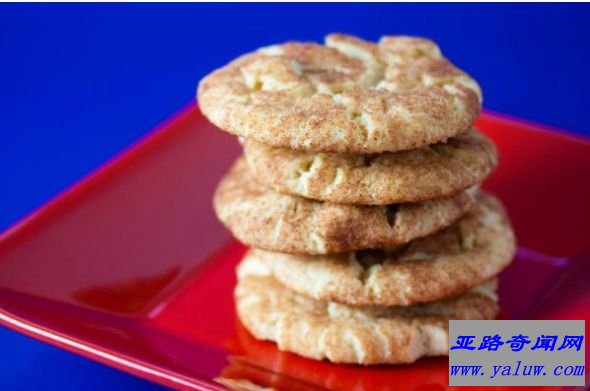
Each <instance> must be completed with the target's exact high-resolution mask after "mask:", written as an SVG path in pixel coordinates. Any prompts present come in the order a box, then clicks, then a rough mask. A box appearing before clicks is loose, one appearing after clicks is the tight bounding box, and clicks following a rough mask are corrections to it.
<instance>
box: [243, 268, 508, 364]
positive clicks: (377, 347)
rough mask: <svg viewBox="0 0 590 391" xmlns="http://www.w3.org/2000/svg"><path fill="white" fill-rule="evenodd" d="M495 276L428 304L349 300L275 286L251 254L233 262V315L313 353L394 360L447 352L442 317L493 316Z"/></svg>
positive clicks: (282, 344) (287, 346)
mask: <svg viewBox="0 0 590 391" xmlns="http://www.w3.org/2000/svg"><path fill="white" fill-rule="evenodd" d="M496 285H497V282H496V279H491V280H488V281H486V282H485V283H483V284H480V285H477V286H475V287H473V288H472V289H470V290H468V291H467V292H465V293H464V294H462V295H461V296H457V297H454V298H449V299H445V300H440V301H436V302H432V303H428V304H419V305H413V306H406V307H404V306H395V307H379V306H370V307H351V306H346V305H342V304H337V303H333V302H323V301H318V300H315V299H311V298H309V297H306V296H303V295H300V294H298V293H296V292H294V291H292V290H290V289H288V288H286V287H285V286H283V285H281V284H280V283H279V282H278V281H277V280H276V279H275V278H274V277H273V276H272V273H271V271H270V270H269V269H268V268H267V267H266V266H265V265H264V264H263V263H261V262H259V261H256V260H252V259H249V260H246V261H243V262H242V263H241V264H240V265H239V267H238V285H237V287H236V290H235V299H236V307H237V312H238V316H239V318H240V320H241V322H242V323H243V324H244V326H245V327H246V328H247V329H248V330H249V331H250V332H251V333H252V334H253V335H254V336H255V337H256V338H258V339H263V340H269V341H274V342H276V343H277V345H278V348H279V350H283V351H290V352H293V353H297V354H299V355H302V356H305V357H309V358H313V359H316V360H323V359H327V360H329V361H332V362H336V363H351V364H363V365H374V364H402V363H411V362H414V361H416V360H417V359H419V358H420V357H426V356H442V355H446V354H447V353H448V337H449V336H448V321H449V320H450V319H476V320H480V319H493V318H494V317H495V316H496V314H497V312H498V305H497V296H496V292H495V291H496Z"/></svg>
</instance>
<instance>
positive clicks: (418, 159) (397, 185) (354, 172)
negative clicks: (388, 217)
mask: <svg viewBox="0 0 590 391" xmlns="http://www.w3.org/2000/svg"><path fill="white" fill-rule="evenodd" d="M244 154H245V156H246V160H247V162H248V165H249V167H250V170H251V171H252V174H253V175H254V177H255V178H256V179H257V180H258V181H260V182H262V183H264V184H266V185H267V186H270V187H272V188H273V189H275V190H277V191H280V192H283V193H290V194H294V195H299V196H302V197H307V198H311V199H316V200H322V201H329V202H337V203H346V204H362V205H385V204H394V203H400V202H415V201H423V200H428V199H433V198H440V197H447V196H450V195H453V194H456V193H457V192H459V191H461V190H463V189H465V188H467V187H470V186H473V185H475V184H477V183H479V182H481V181H482V180H483V179H484V178H485V177H486V176H488V175H489V174H490V172H492V170H493V169H494V168H495V167H496V164H497V162H498V156H497V152H496V148H495V146H494V143H493V142H492V141H491V140H490V139H488V138H487V137H486V136H484V135H483V134H482V133H480V132H478V131H476V130H472V131H469V132H467V133H465V134H463V135H460V136H457V137H454V138H451V139H449V140H448V141H447V142H446V143H438V144H433V145H430V146H427V147H423V148H419V149H415V150H412V151H402V152H396V153H383V154H377V155H351V154H330V153H318V154H316V153H310V152H298V151H293V150H290V149H285V148H275V147H271V146H268V145H265V144H261V143H257V142H253V141H251V140H246V141H245V142H244Z"/></svg>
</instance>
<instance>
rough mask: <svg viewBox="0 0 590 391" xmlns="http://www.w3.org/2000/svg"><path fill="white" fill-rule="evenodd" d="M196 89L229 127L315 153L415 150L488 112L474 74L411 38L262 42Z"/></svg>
mask: <svg viewBox="0 0 590 391" xmlns="http://www.w3.org/2000/svg"><path fill="white" fill-rule="evenodd" d="M197 96H198V100H199V106H200V108H201V110H202V112H203V114H204V115H205V116H206V117H207V118H208V119H209V120H210V121H211V122H212V123H213V124H215V125H217V126H218V127H219V128H221V129H223V130H225V131H227V132H229V133H232V134H235V135H238V136H242V137H246V138H251V139H253V140H257V141H259V142H262V143H265V144H268V145H273V146H275V147H283V148H292V149H298V150H306V151H314V152H340V153H345V152H346V153H363V154H366V153H380V152H385V151H400V150H407V149H414V148H418V147H421V146H425V145H429V144H433V143H436V142H439V141H444V140H446V139H447V138H449V137H453V136H456V135H458V134H460V133H463V132H464V131H465V130H467V129H468V128H469V127H470V126H471V124H472V123H473V121H474V120H475V118H476V117H477V115H478V114H479V111H480V109H481V91H480V88H479V86H478V85H477V83H476V82H475V80H473V79H472V78H471V77H469V76H468V75H467V74H466V73H464V72H462V71H461V70H459V69H458V68H456V67H455V66H454V65H453V64H451V63H450V62H449V61H448V60H447V59H445V58H444V57H443V56H442V55H441V52H440V50H439V48H438V46H437V45H436V44H435V43H434V42H432V41H430V40H427V39H423V38H415V37H406V36H386V37H383V38H381V40H380V41H379V43H377V44H374V43H371V42H367V41H363V40H361V39H359V38H355V37H352V36H347V35H342V34H332V35H328V36H327V37H326V40H325V45H320V44H315V43H297V42H289V43H285V44H282V45H274V46H270V47H266V48H262V49H259V50H258V51H256V52H253V53H249V54H246V55H244V56H242V57H239V58H238V59H236V60H234V61H232V62H231V63H229V64H228V65H226V66H224V67H222V68H220V69H218V70H216V71H214V72H212V73H211V74H209V75H207V76H206V77H205V78H204V79H203V80H202V81H201V82H200V84H199V88H198V92H197Z"/></svg>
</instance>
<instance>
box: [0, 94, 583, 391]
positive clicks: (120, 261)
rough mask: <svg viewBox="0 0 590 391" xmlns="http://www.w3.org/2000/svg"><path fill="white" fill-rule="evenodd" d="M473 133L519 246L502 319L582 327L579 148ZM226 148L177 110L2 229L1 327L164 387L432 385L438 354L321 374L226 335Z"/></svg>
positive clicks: (527, 128)
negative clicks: (491, 151)
mask: <svg viewBox="0 0 590 391" xmlns="http://www.w3.org/2000/svg"><path fill="white" fill-rule="evenodd" d="M479 126H480V127H481V128H482V129H483V130H484V131H485V132H486V133H488V134H489V135H491V136H492V137H493V138H494V140H495V141H496V142H497V144H498V147H499V149H500V152H501V157H502V159H501V165H500V168H499V169H498V170H497V171H496V172H495V174H494V175H493V176H492V177H491V178H490V179H489V180H488V181H487V183H486V187H487V188H488V189H490V190H492V191H494V192H496V193H497V194H498V195H499V196H500V197H501V198H502V199H503V200H504V202H505V203H506V204H507V206H508V209H509V212H510V214H511V216H512V219H513V221H514V226H515V229H516V232H517V236H518V238H519V242H520V245H521V249H520V251H519V253H518V256H517V260H516V262H515V263H514V264H513V265H512V266H511V267H510V268H509V269H508V270H507V271H506V272H505V273H504V274H503V275H502V278H501V288H500V291H501V292H500V294H501V303H502V307H503V312H502V315H501V316H502V317H505V318H511V319H512V318H515V319H518V318H532V319H544V318H550V319H586V320H590V284H589V283H588V281H589V280H590V238H589V228H588V222H589V221H590V206H589V204H588V200H590V142H588V141H587V140H586V141H585V140H581V139H576V138H574V137H569V136H563V135H559V134H556V133H553V132H549V131H547V130H540V129H539V127H538V126H535V125H530V124H525V123H523V122H519V121H514V120H511V119H508V118H504V117H502V116H498V115H492V114H486V115H484V116H482V118H481V119H480V120H479ZM238 153H239V146H238V144H237V141H236V140H235V139H234V138H233V137H230V136H228V135H225V134H224V133H223V132H220V131H218V130H216V129H214V128H213V126H211V125H210V124H208V123H207V122H206V121H205V120H204V119H203V117H202V116H201V115H200V113H199V112H198V109H197V108H196V107H195V106H190V107H188V108H187V109H185V110H184V111H183V112H182V113H180V114H179V115H177V116H175V117H174V118H173V119H172V120H171V121H169V122H168V123H166V124H164V125H163V126H162V127H161V128H160V129H159V130H157V131H156V132H154V133H153V134H151V135H150V136H149V137H147V138H146V139H145V140H144V141H143V142H141V143H139V144H138V145H136V146H134V147H132V148H130V149H129V150H127V151H125V153H123V154H122V155H121V156H120V157H119V158H117V159H115V160H114V161H113V162H111V163H109V164H107V165H106V166H105V167H103V168H101V169H100V170H98V171H97V172H95V173H94V174H92V175H91V176H90V177H89V178H87V179H85V180H83V181H81V182H80V183H78V184H76V185H75V186H73V187H72V188H71V189H70V190H68V191H67V192H65V193H64V194H62V195H61V196H59V197H58V198H57V199H55V200H53V201H51V202H50V203H48V204H47V205H46V206H44V207H43V208H41V209H40V210H38V211H37V212H35V213H33V214H32V215H30V216H28V217H27V218H25V219H24V220H23V221H21V222H20V223H18V224H16V225H15V226H14V227H12V228H11V229H9V230H7V231H6V232H4V233H3V234H2V235H1V236H0V322H1V323H2V324H4V325H6V326H8V327H11V328H13V329H15V330H18V331H20V332H23V333H25V334H28V335H30V336H33V337H35V338H38V339H41V340H43V341H46V342H49V343H52V344H55V345H58V346H60V347H63V348H65V349H68V350H71V351H74V352H77V353H79V354H82V355H84V356H87V357H90V358H93V359H95V360H98V361H100V362H103V363H105V364H107V365H112V366H114V367H117V368H120V369H122V370H125V371H128V372H131V373H134V374H136V375H138V376H142V377H145V378H148V379H151V380H153V381H156V382H159V383H162V384H165V385H168V386H171V387H174V388H178V389H198V390H213V389H223V387H222V386H220V385H219V384H216V383H215V382H214V380H213V379H214V378H216V377H219V376H224V377H226V378H232V379H250V381H252V382H254V383H256V384H260V385H265V386H274V387H276V388H278V389H281V390H312V389H313V390H317V389H326V388H327V389H337V390H349V389H359V390H361V389H362V390H384V389H400V388H402V389H406V388H409V389H429V388H436V389H444V388H446V387H447V386H446V385H447V384H448V375H447V360H446V359H444V358H439V359H427V360H421V361H419V362H418V363H416V364H414V365H410V366H398V367H375V368H362V367H355V366H346V365H333V364H329V363H327V362H314V361H311V360H307V359H305V358H301V357H298V356H295V355H292V354H288V353H281V352H279V351H278V350H277V349H276V348H275V346H274V345H273V344H271V343H266V342H260V341H256V340H254V339H253V338H252V337H251V336H249V335H248V333H247V332H246V331H245V330H244V329H243V328H241V327H240V325H239V324H238V322H237V321H236V318H235V314H234V309H233V301H232V289H233V285H234V283H235V277H234V273H233V268H234V266H235V264H236V263H237V262H238V260H239V258H240V256H241V254H243V251H244V249H243V247H242V246H240V245H238V244H236V243H235V242H232V241H231V239H230V236H229V234H228V233H227V232H226V231H225V230H224V229H223V228H222V226H221V224H220V223H219V222H217V220H216V219H215V217H214V214H213V211H212V208H211V195H212V192H213V189H214V187H215V184H216V183H217V181H218V180H219V178H220V177H221V175H222V174H223V173H224V171H225V170H226V169H227V168H228V166H229V165H230V164H231V162H232V160H233V158H234V157H235V156H237V155H238ZM588 324H589V325H590V323H588ZM588 335H590V333H588ZM586 352H587V354H588V352H589V349H586ZM587 357H588V356H587Z"/></svg>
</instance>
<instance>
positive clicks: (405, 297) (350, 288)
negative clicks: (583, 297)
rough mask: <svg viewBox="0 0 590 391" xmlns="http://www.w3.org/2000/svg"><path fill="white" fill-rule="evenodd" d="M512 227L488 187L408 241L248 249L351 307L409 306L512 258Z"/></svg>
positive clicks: (294, 284)
mask: <svg viewBox="0 0 590 391" xmlns="http://www.w3.org/2000/svg"><path fill="white" fill-rule="evenodd" d="M515 249H516V243H515V238H514V233H513V231H512V228H511V226H510V223H509V221H508V218H507V216H506V214H505V212H504V210H503V208H502V206H501V204H500V202H499V201H498V200H497V199H495V198H494V197H492V196H490V195H486V194H484V193H482V192H480V194H479V195H478V197H477V201H476V204H475V205H474V206H473V207H472V208H471V209H470V210H469V211H468V212H467V213H466V214H465V215H464V216H463V217H462V218H461V219H460V220H459V221H458V222H456V223H455V224H453V225H451V226H449V227H447V228H445V229H443V230H442V231H439V232H437V233H435V234H432V235H430V236H427V237H425V238H421V239H416V240H414V241H412V242H410V243H408V244H407V245H402V246H398V247H394V248H389V249H382V250H365V251H356V252H350V253H343V254H336V255H323V256H311V255H292V254H282V253H273V252H268V251H263V250H255V249H254V250H250V251H249V253H248V255H247V256H246V258H248V259H250V258H252V259H255V260H258V261H259V262H261V263H263V264H265V265H266V266H267V267H268V268H269V269H270V270H271V271H272V273H273V275H274V276H275V278H277V280H279V281H280V282H281V283H283V284H285V285H286V286H287V287H289V288H290V289H293V290H295V291H297V292H298V293H300V294H303V295H306V296H309V297H313V298H315V299H318V300H326V301H334V302H339V303H343V304H348V305H410V304H415V303H423V302H430V301H435V300H439V299H442V298H444V297H448V296H452V295H457V294H460V293H462V292H464V291H465V290H467V289H469V288H471V287H472V286H474V285H476V284H479V283H481V282H482V281H485V280H487V279H489V278H491V277H493V276H496V275H497V274H498V273H499V272H500V271H501V270H502V269H504V268H505V267H506V266H507V265H508V264H509V263H510V262H511V261H512V259H513V256H514V252H515Z"/></svg>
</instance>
